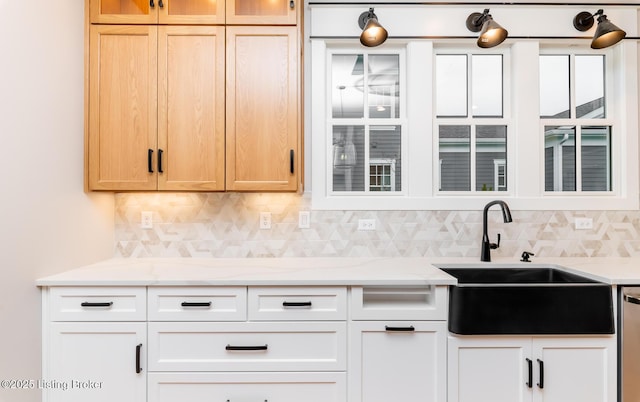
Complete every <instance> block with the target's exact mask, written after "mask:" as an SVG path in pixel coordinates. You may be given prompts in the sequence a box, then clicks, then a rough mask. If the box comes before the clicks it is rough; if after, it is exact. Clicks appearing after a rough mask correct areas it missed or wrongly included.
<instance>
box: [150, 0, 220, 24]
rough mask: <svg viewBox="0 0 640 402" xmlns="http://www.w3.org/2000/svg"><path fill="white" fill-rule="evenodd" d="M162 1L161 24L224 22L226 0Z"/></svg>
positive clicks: (160, 9) (159, 16)
mask: <svg viewBox="0 0 640 402" xmlns="http://www.w3.org/2000/svg"><path fill="white" fill-rule="evenodd" d="M156 1H159V0H156ZM162 2H163V3H162V7H160V8H159V15H158V22H159V23H160V24H224V6H225V1H224V0H162Z"/></svg>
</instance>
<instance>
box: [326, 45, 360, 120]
mask: <svg viewBox="0 0 640 402" xmlns="http://www.w3.org/2000/svg"><path fill="white" fill-rule="evenodd" d="M363 82H364V56H363V55H361V54H334V55H333V57H332V60H331V114H332V116H333V118H334V119H335V118H362V117H364V93H363V90H362V88H363Z"/></svg>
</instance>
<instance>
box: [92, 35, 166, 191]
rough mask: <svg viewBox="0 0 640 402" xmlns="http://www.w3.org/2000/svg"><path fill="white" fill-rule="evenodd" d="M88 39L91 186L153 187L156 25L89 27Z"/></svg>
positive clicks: (120, 188) (104, 187) (104, 188)
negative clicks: (89, 49)
mask: <svg viewBox="0 0 640 402" xmlns="http://www.w3.org/2000/svg"><path fill="white" fill-rule="evenodd" d="M90 42H91V44H90V48H91V52H90V68H89V76H90V78H89V79H90V82H91V88H90V91H89V133H90V135H89V146H88V148H89V188H90V189H92V190H132V189H135V190H154V189H155V188H156V178H155V177H154V175H153V174H151V173H150V172H149V171H150V170H151V171H153V170H155V168H154V166H153V158H154V155H153V152H155V150H156V148H157V146H156V140H157V128H156V125H157V106H156V104H157V67H156V65H157V62H156V57H157V28H155V27H149V26H144V25H140V26H108V25H93V26H91V34H90ZM149 151H151V152H149Z"/></svg>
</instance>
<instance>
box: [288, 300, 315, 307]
mask: <svg viewBox="0 0 640 402" xmlns="http://www.w3.org/2000/svg"><path fill="white" fill-rule="evenodd" d="M282 307H311V302H310V301H307V302H288V301H285V302H282Z"/></svg>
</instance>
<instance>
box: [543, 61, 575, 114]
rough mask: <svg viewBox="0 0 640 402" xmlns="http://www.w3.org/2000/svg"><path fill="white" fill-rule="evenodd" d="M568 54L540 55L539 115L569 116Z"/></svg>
mask: <svg viewBox="0 0 640 402" xmlns="http://www.w3.org/2000/svg"><path fill="white" fill-rule="evenodd" d="M569 109H570V107H569V56H567V55H561V56H555V55H553V56H551V55H543V56H540V116H541V117H546V118H569V117H571V116H570V114H569Z"/></svg>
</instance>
